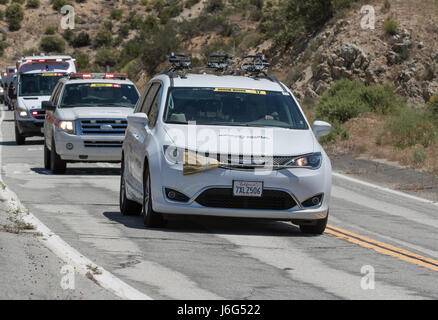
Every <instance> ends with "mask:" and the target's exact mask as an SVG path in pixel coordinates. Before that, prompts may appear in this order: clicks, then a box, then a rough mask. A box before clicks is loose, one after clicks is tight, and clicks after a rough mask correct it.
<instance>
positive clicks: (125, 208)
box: [119, 159, 142, 216]
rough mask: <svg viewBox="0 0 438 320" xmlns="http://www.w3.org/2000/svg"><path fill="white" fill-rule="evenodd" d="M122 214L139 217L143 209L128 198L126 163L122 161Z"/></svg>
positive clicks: (120, 201)
mask: <svg viewBox="0 0 438 320" xmlns="http://www.w3.org/2000/svg"><path fill="white" fill-rule="evenodd" d="M119 203H120V212H121V213H122V214H123V215H124V216H133V215H139V214H140V213H141V211H142V207H141V205H140V204H138V203H137V202H135V201H132V200H129V199H128V198H127V197H126V178H125V162H124V160H123V159H122V166H121V174H120V200H119Z"/></svg>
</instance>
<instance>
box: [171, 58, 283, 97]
mask: <svg viewBox="0 0 438 320" xmlns="http://www.w3.org/2000/svg"><path fill="white" fill-rule="evenodd" d="M167 59H168V60H169V62H170V64H171V68H170V69H169V70H168V71H167V72H163V73H162V74H165V75H167V76H168V77H169V78H170V86H171V87H173V83H174V80H173V79H174V78H178V77H180V78H182V79H186V78H187V73H186V71H187V70H192V71H198V72H200V71H214V72H222V73H225V72H226V73H227V74H238V75H246V76H250V77H252V78H254V79H256V80H257V79H267V80H269V81H272V82H276V83H277V84H278V85H279V86H280V87H281V88H282V90H283V91H284V92H286V93H288V91H287V89H286V87H285V86H284V85H283V84H282V83H281V82H280V81H279V80H278V79H277V78H275V77H272V76H269V75H268V74H267V73H266V71H265V70H266V69H267V68H268V67H269V66H270V64H269V62H268V61H267V60H266V58H265V56H264V55H246V56H244V57H242V60H243V64H242V65H241V66H240V69H237V70H236V69H228V66H229V63H230V61H231V60H233V59H234V57H233V56H231V55H229V54H227V53H215V54H212V55H210V56H209V57H208V60H207V66H206V67H192V63H191V60H190V57H189V56H188V55H184V54H176V53H174V52H172V53H171V54H170V55H169V56H167ZM178 71H180V72H178Z"/></svg>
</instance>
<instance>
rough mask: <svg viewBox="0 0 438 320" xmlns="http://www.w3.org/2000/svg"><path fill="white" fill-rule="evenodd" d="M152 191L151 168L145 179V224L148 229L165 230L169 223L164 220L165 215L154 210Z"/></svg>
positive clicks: (146, 170)
mask: <svg viewBox="0 0 438 320" xmlns="http://www.w3.org/2000/svg"><path fill="white" fill-rule="evenodd" d="M151 190H152V188H151V175H150V171H149V168H146V169H145V174H144V178H143V210H142V215H143V223H144V225H145V226H146V227H150V228H163V227H165V226H166V222H167V221H166V220H165V219H164V217H163V214H161V213H159V212H155V211H154V210H153V209H152V196H151Z"/></svg>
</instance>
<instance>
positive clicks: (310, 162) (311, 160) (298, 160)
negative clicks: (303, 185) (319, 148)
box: [286, 152, 322, 170]
mask: <svg viewBox="0 0 438 320" xmlns="http://www.w3.org/2000/svg"><path fill="white" fill-rule="evenodd" d="M321 162H322V154H321V152H315V153H311V154H306V155H302V156H298V157H295V158H293V159H292V160H291V161H289V162H288V163H286V166H288V167H296V168H308V169H313V170H315V169H319V168H320V167H321Z"/></svg>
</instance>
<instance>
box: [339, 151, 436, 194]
mask: <svg viewBox="0 0 438 320" xmlns="http://www.w3.org/2000/svg"><path fill="white" fill-rule="evenodd" d="M331 161H332V166H333V170H335V171H337V172H340V173H344V174H347V175H349V176H352V177H355V178H358V179H361V180H364V181H367V182H371V183H375V184H378V185H381V186H384V187H388V188H391V189H394V190H399V191H402V192H405V193H409V194H412V195H415V196H418V197H422V198H425V199H429V200H432V201H438V176H436V175H433V174H428V173H424V172H421V171H418V170H415V169H411V168H405V167H401V166H397V165H393V164H390V163H385V161H375V160H370V159H366V158H360V157H359V158H354V157H352V156H350V155H338V156H336V155H335V156H331Z"/></svg>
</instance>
